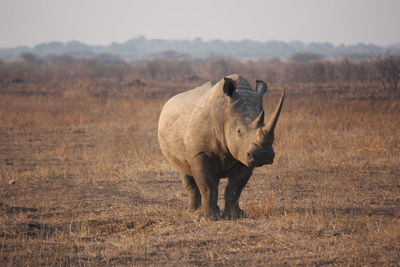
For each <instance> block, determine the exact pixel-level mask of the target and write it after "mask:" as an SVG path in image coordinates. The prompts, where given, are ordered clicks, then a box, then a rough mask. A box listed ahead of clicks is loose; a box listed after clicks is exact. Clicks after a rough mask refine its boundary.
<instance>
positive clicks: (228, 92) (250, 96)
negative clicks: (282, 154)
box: [223, 78, 285, 167]
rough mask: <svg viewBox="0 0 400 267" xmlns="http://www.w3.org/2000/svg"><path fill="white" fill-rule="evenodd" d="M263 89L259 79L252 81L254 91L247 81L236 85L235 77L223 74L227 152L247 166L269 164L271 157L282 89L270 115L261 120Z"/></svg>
mask: <svg viewBox="0 0 400 267" xmlns="http://www.w3.org/2000/svg"><path fill="white" fill-rule="evenodd" d="M246 83H247V81H246ZM247 85H248V83H247ZM266 91H267V84H266V83H265V82H263V81H256V90H255V91H254V90H252V89H251V87H250V85H248V87H244V88H241V87H239V88H238V86H237V83H236V81H235V80H233V79H230V78H224V84H223V92H224V94H225V97H226V98H227V105H226V110H225V112H227V113H225V114H227V116H225V123H224V134H225V140H226V144H227V147H228V149H229V151H230V153H231V154H232V155H233V156H234V157H235V158H236V159H237V160H239V161H240V162H242V163H243V164H244V165H246V166H248V167H259V166H262V165H265V164H272V163H273V161H274V157H275V152H274V149H273V147H272V144H273V142H274V130H275V126H276V124H277V122H278V119H279V114H280V112H281V109H282V104H283V100H284V96H285V91H283V93H282V96H281V99H280V101H279V104H278V106H277V107H276V108H275V111H274V113H273V115H272V116H271V118H270V119H269V120H268V121H265V120H264V119H265V118H264V117H265V113H264V109H263V96H264V94H265V92H266Z"/></svg>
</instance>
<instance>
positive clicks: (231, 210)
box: [222, 166, 252, 219]
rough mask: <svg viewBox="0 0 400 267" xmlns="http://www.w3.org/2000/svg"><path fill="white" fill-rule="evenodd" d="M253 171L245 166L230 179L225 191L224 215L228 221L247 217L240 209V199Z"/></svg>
mask: <svg viewBox="0 0 400 267" xmlns="http://www.w3.org/2000/svg"><path fill="white" fill-rule="evenodd" d="M251 174H252V170H251V169H249V168H247V167H245V166H243V167H242V168H241V169H240V170H238V171H237V172H235V173H234V174H232V175H231V176H229V177H228V184H227V186H226V189H225V195H224V198H225V207H224V212H223V214H222V217H223V218H226V219H238V218H243V217H245V212H244V211H243V210H242V209H241V208H240V207H239V198H240V194H241V193H242V190H243V188H244V187H245V186H246V184H247V182H248V181H249V179H250V176H251Z"/></svg>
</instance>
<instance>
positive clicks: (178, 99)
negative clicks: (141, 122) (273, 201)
mask: <svg viewBox="0 0 400 267" xmlns="http://www.w3.org/2000/svg"><path fill="white" fill-rule="evenodd" d="M266 91H267V84H266V83H265V82H263V81H260V80H257V81H256V88H255V90H253V89H252V88H251V86H250V84H249V82H248V81H247V80H246V79H244V78H243V77H242V76H240V75H238V74H232V75H229V76H227V77H224V78H223V79H221V80H220V81H219V82H217V83H216V84H215V85H214V84H212V83H211V82H207V83H205V84H204V85H202V86H200V87H197V88H194V89H192V90H188V91H185V92H183V93H180V94H177V95H175V96H173V97H172V98H170V99H169V100H168V101H167V102H166V103H165V105H164V107H163V108H162V111H161V114H160V119H159V123H158V139H159V143H160V147H161V150H162V152H163V154H164V156H165V157H166V158H167V160H168V161H169V163H170V164H171V165H172V166H174V167H175V168H177V169H178V170H179V172H180V174H181V179H182V182H183V186H184V188H185V189H186V191H187V192H188V194H189V198H190V201H189V209H191V210H192V211H193V212H195V213H196V214H198V216H200V217H205V218H209V219H218V218H221V214H220V209H219V207H218V205H217V200H218V184H219V181H220V179H221V178H228V183H227V186H226V189H225V194H224V198H225V207H224V210H223V212H222V217H223V218H227V219H234V218H241V217H244V216H245V213H244V211H243V210H242V209H240V207H239V197H240V194H241V192H242V190H243V188H244V187H245V185H246V184H247V182H248V180H249V178H250V176H251V175H252V172H253V169H254V168H255V167H259V166H262V165H265V164H272V163H273V160H274V157H275V152H274V150H273V148H272V144H273V142H274V129H275V126H276V124H277V122H278V118H279V114H280V112H281V109H282V104H283V100H284V95H285V91H283V92H282V96H281V98H280V101H279V104H278V105H277V107H276V109H275V111H274V113H273V115H272V116H271V118H270V119H269V120H268V121H267V122H264V109H263V95H264V94H265V92H266Z"/></svg>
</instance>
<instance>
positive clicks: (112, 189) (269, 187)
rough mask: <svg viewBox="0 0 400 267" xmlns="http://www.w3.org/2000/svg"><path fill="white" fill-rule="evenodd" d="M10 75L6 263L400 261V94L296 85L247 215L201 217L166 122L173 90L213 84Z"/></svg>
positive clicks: (2, 158) (0, 208) (0, 206)
mask: <svg viewBox="0 0 400 267" xmlns="http://www.w3.org/2000/svg"><path fill="white" fill-rule="evenodd" d="M143 64H144V63H143ZM211 65H212V64H211ZM286 67H287V66H286ZM24 73H25V72H24ZM60 73H61V72H60ZM59 75H61V74H59ZM65 75H67V74H65ZM88 75H89V74H88ZM185 75H186V74H185ZM10 77H12V76H7V78H4V79H3V81H2V83H1V84H2V85H1V92H0V166H1V167H0V214H1V217H0V265H1V266H49V265H51V266H53V265H54V266H69V265H73V266H78V265H79V266H115V265H202V266H206V265H223V266H228V265H243V266H254V265H297V264H299V265H340V266H343V265H387V266H397V265H399V264H400V165H399V162H400V135H399V129H400V120H399V116H400V100H399V98H398V96H395V95H394V96H393V94H392V92H387V91H383V90H382V89H380V88H379V87H378V85H377V83H373V82H369V83H368V86H366V85H365V84H363V85H360V83H358V82H357V81H351V80H347V81H346V80H342V81H345V82H347V84H346V86H345V87H340V86H343V83H341V84H340V85H339V84H328V83H327V81H318V85H317V84H315V83H310V82H309V83H305V82H303V83H300V82H298V83H290V84H288V85H287V87H288V88H287V89H288V93H289V94H288V97H287V102H286V103H285V106H284V111H283V113H282V117H281V119H280V123H279V125H278V128H277V133H276V136H277V140H276V145H275V150H276V152H277V160H276V162H275V164H274V165H272V166H265V167H261V168H258V169H257V170H256V172H255V174H254V175H253V177H252V179H251V180H250V182H249V184H248V186H247V187H246V188H245V190H244V192H243V194H242V206H243V208H244V209H245V210H246V211H247V212H248V213H249V215H250V216H249V218H246V219H240V220H236V221H225V220H221V221H198V220H196V218H195V217H193V216H192V215H191V214H190V213H189V212H187V211H186V210H185V207H186V202H187V199H186V198H187V196H186V194H185V192H184V191H183V188H182V187H181V184H180V180H179V178H178V174H177V172H176V171H175V170H174V169H172V168H171V167H170V166H169V165H168V164H167V163H166V161H165V160H164V158H163V157H162V155H161V152H160V149H159V147H158V142H157V137H156V127H157V120H158V115H159V112H160V109H161V107H162V105H163V103H164V102H165V100H166V98H167V97H168V96H170V95H172V94H174V93H176V92H179V91H181V90H183V89H184V88H191V87H194V86H195V85H198V84H201V81H190V80H185V79H181V80H179V81H176V79H175V81H174V80H173V79H171V80H168V81H167V82H163V80H162V79H156V80H152V79H150V78H148V77H147V78H146V77H145V78H141V79H140V81H138V80H137V79H138V77H141V76H138V75H137V74H136V76H132V75H131V74H129V73H127V74H124V75H123V77H122V78H121V77H119V78H118V77H117V78H115V77H114V76H112V75H111V76H110V77H104V76H101V77H98V76H90V77H89V76H87V77H86V76H85V77H77V78H74V76H71V77H70V78H65V76H62V75H61V76H54V77H61V78H63V79H61V78H60V79H58V78H54V77H53V79H44V80H43V79H42V80H40V79H39V78H37V76H36V79H38V80H37V81H36V80H35V81H32V82H30V81H23V82H10ZM201 77H204V76H201ZM13 78H17V77H15V76H14V77H13ZM156 78H157V77H156ZM250 78H252V77H250ZM256 78H263V77H256ZM7 79H8V80H7ZM26 79H28V80H29V78H26V77H24V80H26ZM196 79H197V78H196ZM32 80H33V78H32ZM140 82H142V83H140ZM278 82H279V83H281V81H277V83H278ZM277 83H276V84H277ZM276 84H274V83H270V85H271V92H270V93H269V94H267V95H268V97H269V98H268V99H267V101H266V104H267V106H268V107H273V106H274V103H275V101H276V97H275V96H276V95H277V94H276V93H275V92H276V89H277V88H276V87H277V86H276ZM352 84H354V86H352ZM321 85H323V89H321V87H320V86H321ZM343 88H345V89H343ZM355 88H356V89H355ZM224 186H225V183H224V182H223V183H222V184H221V185H220V187H221V189H222V188H223V187H224ZM220 205H221V206H222V199H221V203H220Z"/></svg>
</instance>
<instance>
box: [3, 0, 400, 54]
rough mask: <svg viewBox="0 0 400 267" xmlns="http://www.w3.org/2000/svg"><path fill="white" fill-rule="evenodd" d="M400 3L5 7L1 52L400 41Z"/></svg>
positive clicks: (99, 0)
mask: <svg viewBox="0 0 400 267" xmlns="http://www.w3.org/2000/svg"><path fill="white" fill-rule="evenodd" d="M399 26H400V0H276V1H272V0H271V1H268V0H264V1H262V0H241V1H236V0H201V1H199V0H197V1H192V0H186V1H185V0H158V1H156V0H130V1H129V0H113V1H111V0H109V1H105V0H79V1H78V0H65V1H61V0H0V32H1V37H0V47H12V46H17V45H29V46H32V45H35V44H38V43H41V42H49V41H63V42H66V41H70V40H78V41H82V42H85V43H89V44H110V43H111V42H113V41H116V42H124V41H126V40H128V39H131V38H133V37H136V36H138V35H144V36H146V37H147V38H149V39H150V38H162V39H193V38H195V37H201V38H203V40H211V39H223V40H242V39H252V40H260V41H268V40H282V41H292V40H300V41H304V42H313V41H315V42H325V41H327V42H332V43H334V44H340V43H344V44H355V43H359V42H364V43H374V44H379V45H387V44H391V43H396V42H400V29H399Z"/></svg>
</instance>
